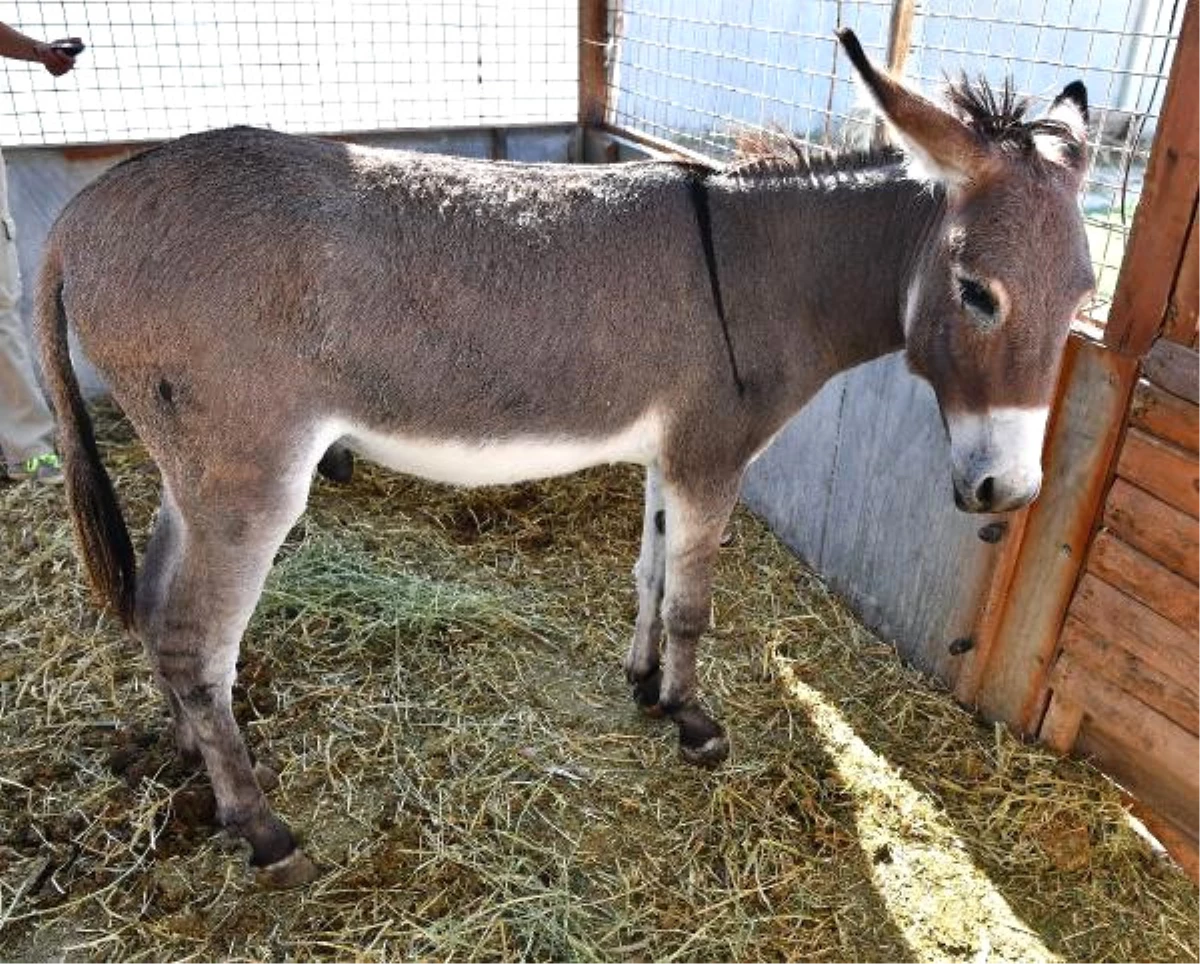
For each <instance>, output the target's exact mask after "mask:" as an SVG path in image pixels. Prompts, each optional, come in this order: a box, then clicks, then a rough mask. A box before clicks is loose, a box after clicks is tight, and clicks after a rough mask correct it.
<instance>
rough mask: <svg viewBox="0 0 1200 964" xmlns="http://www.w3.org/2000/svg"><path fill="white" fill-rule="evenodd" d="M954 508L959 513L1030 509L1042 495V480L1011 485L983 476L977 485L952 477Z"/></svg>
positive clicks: (1002, 480)
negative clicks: (1033, 502) (1040, 493)
mask: <svg viewBox="0 0 1200 964" xmlns="http://www.w3.org/2000/svg"><path fill="white" fill-rule="evenodd" d="M953 488H954V505H955V506H956V507H957V508H958V509H959V510H960V511H962V512H972V513H977V512H1013V511H1014V510H1016V509H1020V508H1022V507H1024V506H1027V505H1029V503H1030V502H1032V501H1033V500H1034V499H1036V498H1037V497H1038V493H1039V492H1040V491H1041V488H1042V483H1041V479H1040V478H1038V479H1035V480H1032V481H1030V480H1028V479H1022V480H1016V482H1015V484H1014V482H1012V481H1009V480H1005V479H1003V478H998V477H996V476H991V475H989V476H985V477H984V478H983V479H981V480H980V481H979V482H978V483H971V482H967V481H965V480H963V479H961V478H959V477H958V476H957V475H956V476H955V477H954V485H953Z"/></svg>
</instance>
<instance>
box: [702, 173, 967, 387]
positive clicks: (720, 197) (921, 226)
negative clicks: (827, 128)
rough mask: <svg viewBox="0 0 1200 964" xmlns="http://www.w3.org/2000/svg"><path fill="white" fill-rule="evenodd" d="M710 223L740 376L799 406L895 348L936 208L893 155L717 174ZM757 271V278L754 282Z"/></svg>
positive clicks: (933, 196) (937, 198) (939, 205)
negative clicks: (853, 163)
mask: <svg viewBox="0 0 1200 964" xmlns="http://www.w3.org/2000/svg"><path fill="white" fill-rule="evenodd" d="M713 188H714V197H713V224H714V231H715V236H716V245H717V248H718V262H719V267H720V276H721V284H722V288H723V291H724V296H725V301H726V310H727V315H728V325H729V329H730V332H731V337H732V339H733V343H734V349H735V352H736V354H737V357H738V362H739V365H740V366H741V368H742V369H743V372H742V374H743V377H744V378H745V379H746V381H747V383H748V384H751V385H753V384H754V383H755V382H757V383H759V384H760V385H763V384H764V383H772V384H774V385H775V386H778V389H779V390H782V391H784V392H785V393H786V394H787V395H789V397H793V398H795V400H796V401H797V402H798V403H801V404H802V403H803V402H804V401H806V400H807V398H808V397H809V396H811V394H812V393H813V392H815V391H816V390H817V389H818V388H819V387H820V385H821V384H823V383H824V382H825V381H826V380H828V379H829V378H831V377H833V376H834V375H836V374H837V373H839V372H842V371H845V370H847V369H850V368H853V367H855V366H857V365H861V364H863V363H864V362H868V361H871V360H873V359H875V358H879V357H880V356H882V355H885V354H888V353H889V352H893V351H896V350H898V349H900V348H902V347H903V345H904V332H903V325H902V312H903V310H904V302H905V298H906V295H907V291H908V288H909V283H910V280H911V279H912V277H913V275H914V273H915V272H916V271H917V270H918V269H919V266H920V264H922V263H923V262H925V261H927V254H926V253H927V251H928V247H929V244H930V241H931V239H932V238H933V237H934V232H935V229H936V226H937V225H938V223H939V222H940V220H941V218H942V216H943V212H944V202H943V199H942V196H941V194H940V192H932V191H930V190H929V189H928V188H927V187H926V186H925V185H923V184H921V183H920V182H918V181H915V180H913V179H911V178H909V177H907V176H906V175H905V173H904V171H903V169H902V168H901V167H900V165H899V164H898V163H895V162H890V161H881V162H879V163H878V164H865V165H862V166H859V167H855V168H854V169H852V170H846V171H839V170H836V169H829V170H824V171H812V172H810V171H803V172H792V173H784V172H780V173H762V174H748V175H744V176H739V175H724V176H721V177H719V178H717V179H714V182H713ZM755 279H762V280H757V281H756V280H755Z"/></svg>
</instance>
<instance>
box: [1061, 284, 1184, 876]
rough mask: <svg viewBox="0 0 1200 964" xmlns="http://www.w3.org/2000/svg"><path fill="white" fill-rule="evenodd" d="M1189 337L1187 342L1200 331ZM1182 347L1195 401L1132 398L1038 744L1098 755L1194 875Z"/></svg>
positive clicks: (1151, 390)
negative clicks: (1113, 471)
mask: <svg viewBox="0 0 1200 964" xmlns="http://www.w3.org/2000/svg"><path fill="white" fill-rule="evenodd" d="M1194 308H1195V305H1194V302H1193V311H1194ZM1184 334H1185V336H1186V337H1187V338H1188V340H1189V341H1191V340H1192V339H1194V337H1195V330H1194V329H1193V330H1192V331H1191V332H1188V333H1184ZM1160 344H1167V345H1171V344H1173V343H1171V342H1161V343H1160ZM1180 347H1182V348H1183V350H1184V352H1186V354H1187V356H1188V357H1190V375H1189V376H1188V378H1187V379H1186V381H1184V382H1181V383H1177V384H1176V387H1177V388H1187V389H1189V391H1188V392H1187V394H1186V395H1179V394H1176V393H1175V392H1172V391H1170V390H1169V389H1168V388H1166V387H1164V385H1162V384H1160V383H1156V382H1155V381H1154V380H1153V379H1152V378H1142V379H1141V380H1139V382H1138V383H1137V386H1136V388H1135V390H1134V402H1133V406H1132V408H1131V410H1130V416H1129V423H1128V430H1127V432H1126V434H1125V439H1124V443H1123V444H1122V446H1121V449H1120V454H1119V456H1118V459H1117V470H1116V477H1115V480H1114V482H1113V485H1112V487H1111V489H1110V490H1109V493H1108V498H1107V500H1106V501H1105V505H1104V511H1103V515H1102V522H1101V527H1100V529H1099V531H1098V532H1097V533H1096V536H1095V538H1094V539H1093V540H1092V544H1091V547H1090V549H1089V551H1088V554H1087V561H1086V564H1085V566H1084V572H1083V576H1082V578H1081V579H1080V580H1079V584H1078V586H1077V587H1076V589H1075V593H1074V596H1073V598H1072V599H1071V603H1070V606H1069V608H1068V610H1067V618H1066V622H1065V623H1064V625H1063V629H1062V633H1061V635H1060V637H1059V640H1058V645H1057V648H1056V652H1055V654H1054V656H1053V658H1052V660H1051V666H1052V669H1051V671H1050V674H1049V677H1048V680H1047V693H1048V699H1047V708H1046V713H1045V716H1044V717H1043V719H1042V721H1041V725H1040V727H1039V728H1038V734H1039V736H1040V737H1041V738H1042V739H1043V740H1045V741H1046V742H1047V743H1048V744H1049V745H1051V746H1053V747H1055V748H1056V749H1058V750H1060V751H1062V752H1068V751H1074V752H1076V753H1079V754H1083V755H1085V756H1088V757H1091V758H1092V759H1093V760H1095V762H1096V763H1097V764H1098V765H1099V766H1101V768H1103V769H1104V770H1105V771H1106V772H1108V773H1109V774H1111V775H1112V776H1114V777H1115V778H1116V779H1117V780H1118V781H1119V782H1120V783H1121V784H1122V785H1123V786H1124V787H1125V788H1126V789H1127V790H1129V791H1130V793H1132V794H1133V795H1134V796H1135V797H1136V798H1138V799H1139V800H1140V801H1142V802H1143V803H1144V804H1145V805H1146V806H1147V807H1148V810H1149V813H1148V816H1149V818H1150V820H1151V821H1152V822H1153V823H1155V824H1156V829H1157V830H1158V831H1159V833H1160V834H1161V835H1162V836H1164V837H1165V838H1166V841H1167V842H1168V845H1169V846H1171V849H1172V850H1173V852H1174V853H1175V854H1176V856H1177V857H1178V858H1179V859H1180V860H1181V862H1183V863H1185V864H1189V865H1190V868H1191V871H1192V873H1193V875H1194V874H1195V873H1196V847H1197V838H1198V836H1200V827H1198V826H1197V799H1198V798H1200V739H1198V737H1197V734H1198V733H1200V713H1198V709H1197V705H1198V704H1197V689H1198V687H1197V680H1198V678H1200V650H1198V646H1197V633H1198V632H1200V625H1198V621H1197V612H1198V609H1200V591H1198V590H1197V561H1198V557H1200V552H1198V547H1197V517H1198V515H1200V511H1198V510H1200V505H1198V494H1197V493H1198V486H1200V481H1198V468H1200V459H1198V456H1197V438H1198V423H1200V408H1198V407H1197V404H1196V401H1197V399H1196V386H1197V379H1198V378H1200V371H1198V368H1197V354H1196V350H1195V349H1194V348H1191V347H1188V346H1180ZM1156 818H1157V819H1156Z"/></svg>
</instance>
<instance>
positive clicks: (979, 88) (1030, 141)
mask: <svg viewBox="0 0 1200 964" xmlns="http://www.w3.org/2000/svg"><path fill="white" fill-rule="evenodd" d="M946 99H947V101H948V102H949V107H950V109H951V111H953V112H954V113H956V114H957V115H958V116H959V117H960V118H961V119H962V120H963V121H965V122H966V123H967V125H968V126H970V127H971V128H973V129H974V130H976V131H977V132H978V133H979V134H980V135H981V136H983V137H984V138H986V139H987V140H988V141H990V142H991V143H993V144H995V145H997V146H998V147H1001V148H1006V149H1008V150H1014V151H1018V152H1020V153H1028V154H1030V155H1031V156H1039V155H1038V152H1037V150H1036V144H1035V143H1034V138H1036V137H1044V136H1051V137H1057V138H1058V139H1060V140H1061V141H1062V142H1063V144H1064V146H1067V147H1076V148H1077V147H1078V143H1077V142H1076V140H1075V136H1074V134H1072V132H1071V128H1070V127H1068V126H1067V125H1066V124H1064V123H1063V122H1062V121H1058V120H1052V119H1051V118H1048V117H1037V118H1034V119H1033V120H1027V119H1026V114H1028V113H1029V98H1028V97H1019V96H1018V95H1017V92H1016V91H1015V90H1014V89H1013V85H1012V78H1011V77H1006V78H1004V86H1003V87H1001V88H1000V91H999V93H997V91H996V89H995V88H994V87H993V86H992V85H991V84H990V83H988V82H987V80H985V79H984V78H982V77H980V78H979V79H978V80H976V81H974V82H972V81H971V80H970V79H969V78H968V77H967V75H966V74H963V75H962V76H961V77H960V78H959V79H958V81H957V82H955V83H951V84H949V85H948V86H947V88H946Z"/></svg>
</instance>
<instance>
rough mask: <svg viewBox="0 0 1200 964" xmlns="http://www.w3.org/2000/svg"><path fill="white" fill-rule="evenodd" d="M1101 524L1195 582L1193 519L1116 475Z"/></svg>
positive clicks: (1197, 550) (1198, 551)
mask: <svg viewBox="0 0 1200 964" xmlns="http://www.w3.org/2000/svg"><path fill="white" fill-rule="evenodd" d="M1104 525H1105V526H1107V527H1108V528H1109V529H1111V530H1112V531H1113V533H1114V534H1116V535H1117V536H1118V537H1120V538H1121V539H1122V540H1124V541H1125V542H1127V543H1129V544H1130V545H1131V546H1133V547H1134V548H1135V549H1138V550H1140V551H1141V552H1144V553H1145V554H1146V555H1148V556H1150V558H1152V559H1157V560H1158V561H1159V562H1161V563H1162V564H1163V565H1164V566H1166V567H1167V568H1168V569H1170V570H1171V571H1172V572H1175V573H1178V574H1179V575H1181V576H1183V577H1184V578H1185V579H1189V580H1191V581H1192V582H1198V581H1200V579H1198V578H1197V575H1198V574H1197V568H1200V566H1198V563H1197V557H1198V556H1200V546H1198V541H1200V540H1197V538H1196V520H1195V519H1193V518H1192V517H1191V516H1189V515H1188V514H1187V513H1185V512H1180V511H1179V510H1178V509H1173V508H1171V506H1169V505H1167V504H1166V503H1165V502H1163V501H1162V500H1161V499H1156V498H1155V497H1154V496H1152V495H1151V494H1150V493H1149V492H1147V491H1145V490H1144V489H1139V488H1138V487H1137V486H1136V485H1134V484H1133V483H1132V482H1127V481H1125V480H1124V479H1117V481H1116V482H1114V483H1113V487H1112V491H1111V492H1110V493H1109V496H1108V504H1107V506H1106V507H1105V509H1104Z"/></svg>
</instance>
